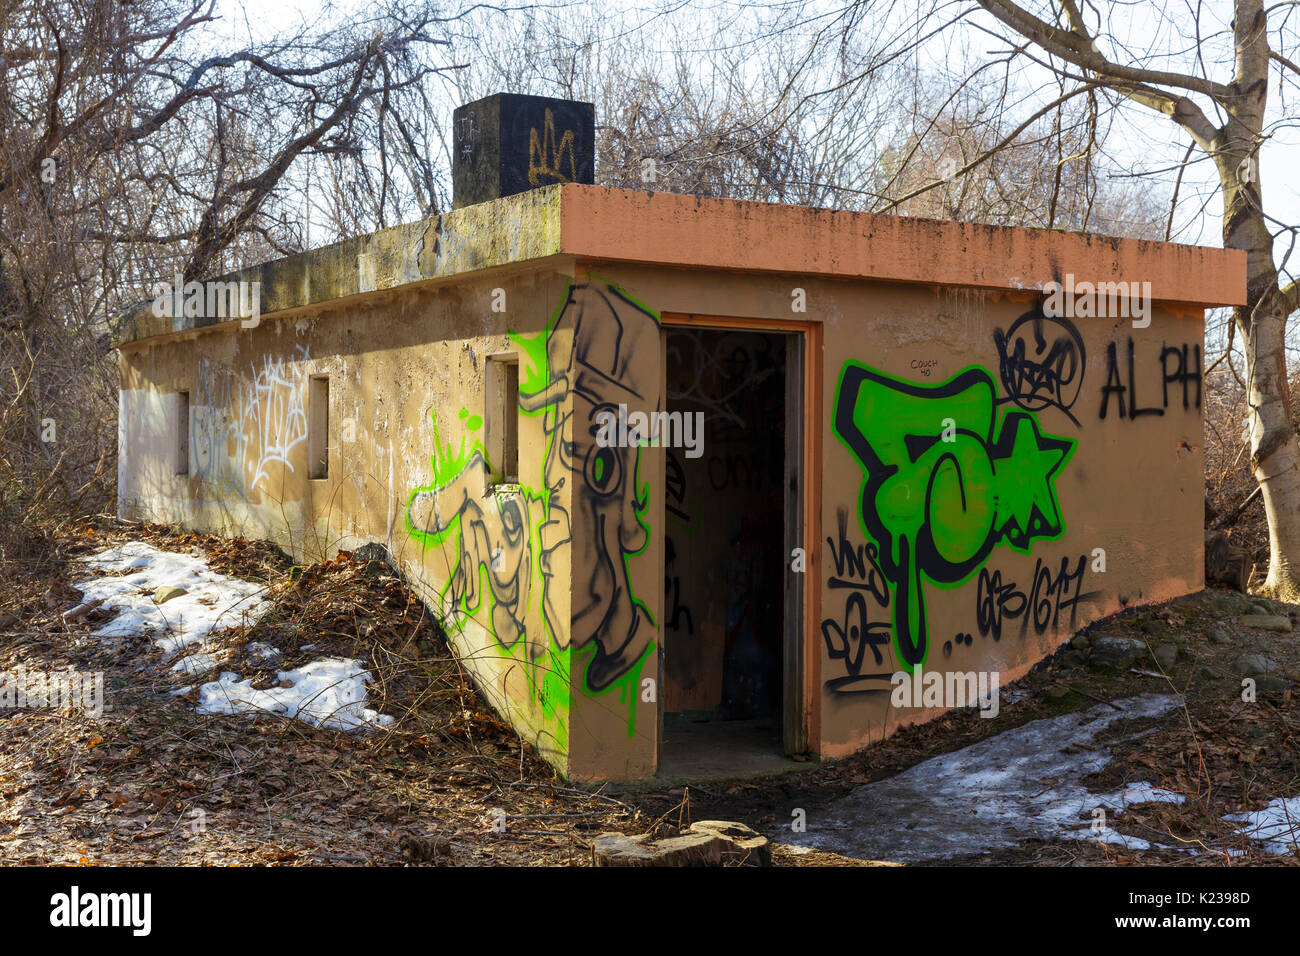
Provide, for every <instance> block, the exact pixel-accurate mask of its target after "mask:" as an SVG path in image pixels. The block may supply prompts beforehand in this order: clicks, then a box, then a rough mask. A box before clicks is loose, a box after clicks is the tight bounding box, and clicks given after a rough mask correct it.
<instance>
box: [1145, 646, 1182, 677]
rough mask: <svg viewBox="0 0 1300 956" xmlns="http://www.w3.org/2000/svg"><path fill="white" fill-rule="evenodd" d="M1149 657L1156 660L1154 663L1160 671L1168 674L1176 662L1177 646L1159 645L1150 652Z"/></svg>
mask: <svg viewBox="0 0 1300 956" xmlns="http://www.w3.org/2000/svg"><path fill="white" fill-rule="evenodd" d="M1151 655H1152V656H1153V657H1154V658H1155V659H1156V663H1157V664H1159V665H1160V669H1161V670H1162V671H1165V672H1166V673H1168V672H1169V671H1171V670H1173V669H1174V664H1176V663H1177V662H1178V645H1177V644H1161V645H1160V646H1159V647H1157V648H1156V649H1155V650H1154V651H1152V652H1151Z"/></svg>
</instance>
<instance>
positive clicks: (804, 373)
mask: <svg viewBox="0 0 1300 956" xmlns="http://www.w3.org/2000/svg"><path fill="white" fill-rule="evenodd" d="M659 320H660V330H661V333H662V332H663V331H666V330H668V329H669V328H697V329H733V330H737V331H749V332H768V333H778V334H794V335H797V336H799V338H798V339H797V340H796V341H797V342H798V343H799V350H798V351H799V352H800V353H801V354H802V357H803V362H802V365H801V367H800V368H799V372H800V376H801V378H802V389H801V392H802V394H801V395H800V396H799V398H800V400H801V403H802V405H803V414H802V415H800V416H797V417H796V416H791V415H790V408H789V405H790V402H789V401H788V400H787V403H786V440H787V454H786V464H787V466H788V465H789V458H790V455H789V449H788V445H789V442H790V440H791V437H792V436H795V437H796V438H797V440H799V441H800V443H801V444H802V446H803V447H802V454H801V456H800V457H801V460H800V462H799V468H800V470H801V471H800V474H801V476H802V477H803V478H804V480H803V482H802V484H801V486H800V489H799V490H800V492H801V494H799V496H798V501H799V512H800V513H799V515H798V516H797V518H796V520H797V523H798V524H801V525H802V529H801V530H802V534H798V535H797V536H796V537H795V540H797V541H798V544H797V545H796V546H797V547H801V548H803V551H804V570H803V573H802V575H801V578H800V580H801V583H802V587H801V588H797V589H796V590H795V593H796V594H798V596H799V604H800V606H799V607H798V608H797V609H790V608H789V607H787V609H786V622H787V625H789V624H790V623H795V625H796V627H797V633H796V634H795V636H794V637H795V639H794V640H793V641H791V640H790V634H789V633H788V631H789V628H788V626H787V627H786V628H785V629H784V630H786V632H787V633H786V635H785V639H784V641H783V644H784V649H783V652H782V662H781V672H782V695H781V696H782V710H783V714H782V721H781V723H782V736H783V738H784V741H785V750H786V752H787V753H809V752H811V753H814V754H816V753H820V751H821V696H820V694H821V645H820V641H819V639H818V637H819V635H820V633H821V631H820V627H821V547H820V546H819V542H820V541H821V537H822V530H821V514H822V507H821V499H822V487H821V462H822V448H821V446H822V427H821V423H822V326H821V323H820V322H809V321H799V320H795V319H755V318H748V317H745V316H734V315H706V314H696V313H685V312H663V313H661V314H660V317H659ZM661 341H662V339H661ZM789 370H790V364H789V362H788V361H787V375H788V374H789ZM660 372H661V374H662V377H663V384H661V387H660V394H661V395H663V396H664V398H665V403H666V401H667V397H666V396H667V388H666V384H667V375H668V356H667V354H666V352H665V354H664V360H663V362H662V363H661V366H660ZM791 391H792V390H791V389H789V388H788V387H787V390H786V394H787V396H790V394H791ZM666 407H667V406H666V404H665V408H666ZM655 507H656V509H657V513H658V517H659V527H661V528H666V527H667V525H666V524H665V523H664V522H665V521H666V520H667V514H666V511H665V503H664V494H663V491H662V489H661V491H660V494H659V496H658V503H657V505H656V506H655ZM788 518H789V516H788V515H787V520H788ZM788 544H789V540H787V545H788ZM790 565H791V556H790V555H786V567H787V573H791V572H789V570H788V569H789V567H790ZM661 577H662V574H661ZM786 603H787V605H788V603H789V602H786ZM662 626H663V625H662V621H661V623H660V630H661V633H660V635H659V646H660V647H661V648H662V647H663V646H664V636H663V634H662ZM659 699H660V702H661V703H660V708H659V711H660V733H661V737H662V730H663V706H662V701H663V695H662V694H660V695H659Z"/></svg>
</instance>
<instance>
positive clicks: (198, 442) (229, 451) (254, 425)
mask: <svg viewBox="0 0 1300 956" xmlns="http://www.w3.org/2000/svg"><path fill="white" fill-rule="evenodd" d="M310 362H311V352H310V350H309V349H308V348H307V347H306V346H303V345H300V346H298V347H297V350H296V351H295V353H294V354H293V355H291V356H289V357H288V358H285V357H277V356H271V355H264V356H263V357H262V361H261V365H258V364H257V363H256V362H252V363H249V373H248V374H247V375H242V374H240V373H238V372H236V371H235V370H234V369H232V368H230V367H229V366H227V365H224V364H222V363H219V362H214V361H211V360H209V359H207V358H202V359H200V360H199V374H198V380H197V383H196V384H197V388H196V399H197V400H196V403H195V409H194V461H195V468H196V471H197V473H198V475H199V477H200V478H202V479H204V480H206V481H211V482H215V483H218V484H221V485H230V484H231V483H234V482H236V480H238V481H239V482H242V485H243V489H244V491H245V493H251V492H253V491H255V490H257V488H258V487H259V485H262V484H263V483H264V482H266V481H268V480H269V478H270V476H271V469H272V466H274V465H280V466H281V467H283V468H284V469H285V470H286V471H288V472H293V470H294V466H293V461H292V457H293V453H294V450H295V449H296V448H297V447H298V446H299V445H301V444H302V443H303V442H305V441H306V440H307V406H306V401H307V399H306V395H307V380H308V378H309V372H308V367H309V363H310Z"/></svg>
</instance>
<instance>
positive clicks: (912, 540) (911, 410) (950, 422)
mask: <svg viewBox="0 0 1300 956" xmlns="http://www.w3.org/2000/svg"><path fill="white" fill-rule="evenodd" d="M997 405H998V403H997V392H996V388H995V385H994V380H993V377H992V376H991V375H990V374H989V373H988V371H987V370H985V369H983V368H980V367H979V366H971V367H969V368H966V369H963V370H962V371H961V372H958V373H957V374H956V375H954V376H953V377H952V378H950V379H948V380H947V381H945V382H940V383H937V384H934V385H920V384H916V383H913V382H907V381H904V380H901V379H896V378H893V377H891V376H889V375H886V374H885V373H883V372H880V371H877V370H875V369H872V368H869V367H868V366H866V365H863V364H861V363H859V362H852V361H850V362H846V363H845V365H844V368H843V369H842V370H841V372H840V380H839V385H838V387H837V390H836V399H835V412H834V416H835V417H834V422H833V428H834V431H835V435H836V437H837V438H839V439H840V441H841V442H843V443H844V445H845V447H846V448H848V450H849V451H850V452H851V453H852V454H853V456H854V457H855V458H856V459H857V461H858V463H859V464H860V465H861V466H862V468H863V470H864V472H865V476H866V477H865V481H864V482H863V485H862V498H861V504H860V510H859V517H860V520H861V522H862V527H863V530H864V531H865V532H866V533H867V535H869V536H870V537H871V538H872V539H874V540H875V542H876V544H877V546H878V548H879V551H880V563H881V569H882V571H883V573H884V574H885V576H886V577H887V578H888V579H889V581H890V583H891V584H892V586H893V592H894V599H893V601H892V605H893V610H892V613H893V632H894V646H895V648H896V650H897V652H898V657H899V660H900V662H901V663H902V665H903V666H904V667H905V668H906V669H907V670H908V671H911V670H912V669H913V668H914V667H916V665H918V664H924V663H925V659H926V653H927V649H928V634H927V632H928V625H927V622H926V609H925V587H926V585H927V584H934V585H937V586H938V587H947V588H952V587H958V586H960V585H961V584H963V583H965V582H966V581H967V580H969V579H970V577H971V576H972V575H974V574H975V573H976V572H977V571H978V570H979V568H980V567H981V566H982V565H983V564H984V562H985V560H986V559H987V558H988V556H989V553H990V552H991V551H992V550H993V548H994V547H995V546H997V545H998V544H999V543H1002V542H1006V544H1007V545H1008V546H1010V547H1011V548H1012V549H1013V550H1016V551H1021V552H1024V553H1028V552H1029V550H1030V548H1031V546H1032V543H1033V542H1034V540H1035V539H1045V540H1049V541H1051V540H1056V539H1057V538H1059V537H1061V535H1063V534H1064V533H1065V522H1064V519H1063V518H1062V516H1061V511H1060V508H1059V506H1058V503H1057V500H1056V489H1055V485H1054V483H1055V480H1056V477H1057V476H1058V475H1059V474H1060V472H1061V470H1062V469H1063V468H1064V467H1065V465H1066V463H1067V462H1068V461H1069V459H1070V456H1071V454H1073V452H1074V447H1075V441H1074V440H1073V439H1070V438H1061V437H1058V436H1055V435H1048V434H1045V433H1043V432H1041V431H1040V430H1039V428H1038V420H1037V419H1036V418H1035V417H1034V415H1033V414H1031V413H1029V412H1023V411H1016V412H1010V413H1007V414H1005V415H1003V416H1001V418H999V415H998V409H997Z"/></svg>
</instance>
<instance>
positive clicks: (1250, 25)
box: [978, 0, 1300, 600]
mask: <svg viewBox="0 0 1300 956" xmlns="http://www.w3.org/2000/svg"><path fill="white" fill-rule="evenodd" d="M978 2H979V6H980V7H981V8H983V10H985V11H987V12H988V13H990V14H992V16H993V17H994V18H995V19H996V23H997V25H999V26H1000V27H1001V29H1002V35H1003V36H1004V37H1006V38H1007V40H1008V43H1009V45H1010V49H1011V51H1012V52H1011V55H1012V56H1014V57H1015V58H1017V60H1019V61H1021V62H1024V63H1028V64H1033V65H1034V66H1036V67H1038V68H1040V69H1043V70H1045V71H1047V72H1048V73H1049V74H1050V75H1051V76H1052V77H1053V80H1052V81H1051V82H1053V83H1054V84H1055V86H1054V88H1052V89H1051V90H1050V92H1055V91H1056V89H1061V90H1062V92H1061V93H1060V94H1059V95H1058V96H1056V97H1055V98H1054V100H1053V102H1061V101H1064V100H1066V99H1073V98H1075V97H1080V96H1087V97H1092V96H1095V95H1100V96H1102V97H1105V98H1106V100H1107V102H1108V105H1110V106H1112V107H1113V106H1116V105H1118V104H1120V103H1132V104H1137V105H1139V106H1141V107H1145V108H1147V109H1149V110H1152V111H1154V112H1156V113H1159V114H1162V115H1163V116H1164V117H1167V118H1168V120H1169V121H1170V122H1171V124H1172V125H1171V127H1170V129H1171V131H1178V132H1180V133H1181V134H1182V135H1183V136H1185V137H1186V140H1184V142H1190V145H1189V153H1188V157H1189V158H1190V155H1191V151H1192V150H1199V151H1200V152H1201V153H1202V154H1203V155H1204V156H1205V157H1207V158H1208V159H1209V160H1210V161H1211V162H1212V163H1213V167H1214V170H1215V172H1216V173H1217V177H1218V187H1219V192H1220V195H1221V199H1222V209H1223V225H1222V230H1223V245H1224V246H1225V247H1226V248H1229V249H1240V250H1242V251H1244V252H1245V253H1246V260H1247V290H1246V296H1247V304H1246V305H1245V306H1243V307H1241V308H1238V309H1236V310H1234V313H1233V323H1234V327H1235V331H1236V334H1237V335H1238V336H1239V337H1240V340H1241V343H1242V346H1243V350H1244V353H1245V359H1246V368H1245V376H1246V387H1247V394H1248V402H1249V407H1250V412H1251V416H1252V425H1251V436H1250V439H1251V466H1252V469H1253V471H1254V475H1255V478H1256V480H1257V481H1258V482H1259V484H1260V487H1261V488H1262V498H1263V501H1264V506H1265V510H1266V513H1267V518H1268V527H1269V532H1270V535H1269V537H1270V554H1269V571H1268V578H1267V580H1266V581H1265V583H1264V590H1265V591H1266V592H1268V593H1270V594H1272V595H1273V596H1275V597H1279V598H1283V599H1288V600H1294V599H1296V598H1300V444H1298V443H1297V440H1296V433H1295V430H1294V428H1293V426H1292V423H1291V414H1290V402H1291V395H1290V389H1289V386H1288V381H1287V368H1286V353H1285V343H1286V326H1287V318H1288V316H1289V315H1290V314H1291V313H1292V312H1294V311H1295V310H1296V309H1297V308H1300V286H1297V284H1296V283H1295V282H1294V281H1288V282H1286V283H1285V284H1283V282H1282V279H1281V271H1280V269H1279V265H1278V263H1277V262H1276V261H1275V258H1274V255H1275V240H1277V238H1278V237H1279V236H1281V237H1284V239H1285V240H1286V246H1285V250H1284V255H1283V261H1282V269H1284V268H1285V257H1286V254H1289V251H1290V248H1291V246H1292V245H1293V244H1294V241H1295V237H1296V227H1295V226H1293V225H1288V224H1286V223H1281V222H1278V221H1277V220H1276V219H1274V218H1272V217H1271V216H1269V215H1268V213H1267V212H1266V211H1265V207H1264V201H1263V187H1262V184H1261V182H1260V177H1259V153H1260V150H1261V149H1262V148H1263V146H1264V144H1265V143H1266V141H1267V140H1268V138H1269V136H1270V135H1271V133H1272V132H1273V131H1274V128H1275V127H1273V126H1271V124H1270V118H1269V116H1268V115H1267V105H1268V95H1269V90H1270V87H1272V86H1273V84H1275V83H1276V84H1278V86H1279V87H1281V88H1285V87H1287V86H1288V85H1289V86H1291V87H1292V88H1294V86H1295V84H1296V82H1297V80H1298V79H1300V67H1298V66H1297V65H1296V64H1295V62H1294V60H1293V59H1292V56H1293V48H1294V46H1295V41H1296V36H1295V31H1294V28H1293V27H1292V25H1291V19H1292V16H1293V14H1294V7H1293V6H1292V5H1291V4H1287V3H1284V4H1278V5H1276V6H1273V7H1269V8H1265V6H1264V4H1263V2H1262V0H1234V3H1233V5H1232V14H1233V15H1232V18H1231V21H1230V22H1228V23H1226V24H1220V23H1216V22H1215V20H1214V17H1215V15H1216V14H1215V11H1212V10H1210V9H1209V8H1208V7H1204V6H1200V5H1197V6H1195V7H1188V8H1186V9H1183V8H1181V7H1180V8H1179V10H1178V12H1177V13H1174V12H1173V10H1172V7H1173V5H1172V4H1169V5H1166V6H1161V7H1157V6H1148V7H1147V8H1146V10H1147V11H1149V12H1150V16H1151V18H1152V23H1149V24H1147V25H1146V26H1145V27H1143V28H1141V30H1140V34H1141V35H1138V34H1139V29H1138V28H1137V24H1136V23H1135V21H1134V20H1133V19H1132V17H1133V11H1132V10H1131V9H1130V10H1121V11H1119V12H1117V8H1115V7H1111V6H1110V5H1101V6H1096V5H1093V4H1091V3H1086V2H1085V3H1083V4H1080V3H1077V2H1075V0H1052V2H1048V0H1043V2H1041V3H1039V4H1036V5H1034V7H1033V8H1032V9H1031V7H1030V6H1029V5H1021V4H1017V3H1014V2H1012V0H978ZM1034 11H1037V12H1034ZM1121 17H1123V18H1124V19H1120V18H1121ZM994 29H995V30H996V29H997V28H996V27H994ZM1148 38H1154V39H1148ZM1225 38H1227V39H1228V41H1229V42H1222V41H1223V40H1224V39H1225ZM1043 95H1046V92H1044V94H1043ZM1175 201H1176V198H1175Z"/></svg>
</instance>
